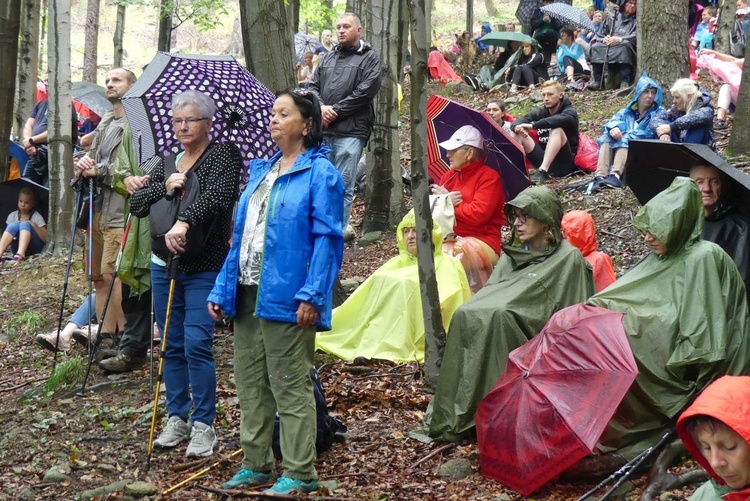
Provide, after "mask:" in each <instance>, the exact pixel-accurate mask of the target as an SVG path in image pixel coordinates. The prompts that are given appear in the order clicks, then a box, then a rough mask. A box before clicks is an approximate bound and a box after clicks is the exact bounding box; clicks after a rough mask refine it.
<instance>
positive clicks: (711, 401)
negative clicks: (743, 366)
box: [677, 376, 750, 501]
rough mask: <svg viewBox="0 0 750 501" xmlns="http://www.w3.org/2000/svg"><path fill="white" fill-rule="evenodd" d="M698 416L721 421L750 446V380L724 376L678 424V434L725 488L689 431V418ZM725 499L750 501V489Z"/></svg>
mask: <svg viewBox="0 0 750 501" xmlns="http://www.w3.org/2000/svg"><path fill="white" fill-rule="evenodd" d="M698 415H702V416H710V417H713V418H715V419H718V420H719V421H721V422H723V423H724V424H726V425H727V426H729V427H730V428H732V429H733V430H734V431H735V432H736V433H737V434H738V435H739V436H741V437H742V438H743V439H744V440H745V441H746V442H748V443H750V376H724V377H721V378H719V379H717V380H716V381H714V382H713V383H711V384H710V385H709V386H708V387H706V389H705V390H703V393H701V394H700V395H698V398H696V399H695V401H694V402H693V404H692V405H691V406H690V407H688V409H687V410H686V411H685V412H683V413H682V415H681V416H680V418H679V419H678V420H677V434H678V435H679V436H680V438H681V439H682V441H683V443H684V444H685V447H687V450H688V452H690V454H691V455H692V456H693V457H694V458H695V460H696V461H697V462H698V464H700V465H701V466H702V467H703V468H704V469H705V470H706V471H707V472H708V474H709V475H711V477H713V478H714V480H716V481H717V482H718V483H720V484H722V485H723V484H724V483H725V482H724V481H723V480H722V478H721V477H720V476H719V475H717V474H716V472H714V470H713V468H711V465H710V464H709V463H708V461H707V460H706V458H705V457H704V456H703V454H702V453H701V451H700V450H699V449H698V446H697V445H696V443H695V440H694V439H693V436H692V435H691V434H690V432H689V431H688V430H687V420H688V418H690V417H692V416H698ZM722 498H723V499H726V500H727V501H747V500H748V499H750V486H745V488H744V489H742V490H739V491H731V492H729V493H727V494H725V495H723V496H722Z"/></svg>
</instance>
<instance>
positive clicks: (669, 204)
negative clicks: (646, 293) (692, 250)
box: [633, 177, 703, 259]
mask: <svg viewBox="0 0 750 501" xmlns="http://www.w3.org/2000/svg"><path fill="white" fill-rule="evenodd" d="M633 226H635V227H636V228H638V229H639V230H641V231H649V232H650V233H651V234H652V235H654V236H655V237H656V238H658V239H659V240H661V241H662V242H663V243H664V244H665V245H666V246H667V252H665V253H664V255H663V256H659V257H660V258H662V259H666V258H669V257H671V256H674V255H676V254H678V253H679V252H680V251H681V250H682V249H683V248H685V247H688V246H690V245H692V244H693V243H695V242H697V241H698V240H699V239H700V235H701V231H703V203H702V202H701V191H700V189H699V188H698V185H697V184H695V182H694V181H693V180H692V179H690V178H687V177H676V178H675V179H674V181H672V184H671V185H670V186H669V188H667V189H666V190H664V191H662V192H661V193H659V194H658V195H656V196H655V197H654V198H652V199H651V201H649V202H648V203H647V204H646V205H644V206H643V207H642V208H641V210H640V211H638V214H637V215H636V216H635V218H633Z"/></svg>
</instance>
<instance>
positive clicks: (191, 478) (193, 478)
mask: <svg viewBox="0 0 750 501" xmlns="http://www.w3.org/2000/svg"><path fill="white" fill-rule="evenodd" d="M240 453H242V448H239V449H237V450H236V451H234V452H233V453H231V454H230V455H229V456H227V457H225V458H222V459H219V460H218V461H216V462H215V463H214V464H212V465H211V466H207V467H205V468H203V469H202V470H201V471H199V472H198V473H195V474H194V475H191V476H190V477H188V478H186V479H185V480H183V481H182V482H180V483H179V484H175V485H173V486H172V487H170V488H169V489H166V490H164V491H162V493H161V495H162V496H166V495H167V494H169V493H170V492H174V491H176V490H177V489H179V488H180V487H182V486H183V485H185V484H187V483H188V482H192V481H193V480H195V479H197V478H200V477H202V476H203V475H205V474H206V473H208V472H209V471H211V470H212V469H214V468H216V467H217V466H219V465H220V464H221V463H223V462H224V461H228V460H230V459H232V458H233V457H235V456H238V455H239V454H240Z"/></svg>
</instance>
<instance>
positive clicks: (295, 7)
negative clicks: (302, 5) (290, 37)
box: [286, 0, 299, 33]
mask: <svg viewBox="0 0 750 501" xmlns="http://www.w3.org/2000/svg"><path fill="white" fill-rule="evenodd" d="M286 13H287V15H288V16H289V26H290V27H291V28H292V33H297V32H298V31H299V0H289V5H287V6H286Z"/></svg>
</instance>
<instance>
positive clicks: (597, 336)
mask: <svg viewBox="0 0 750 501" xmlns="http://www.w3.org/2000/svg"><path fill="white" fill-rule="evenodd" d="M622 316H623V314H622V313H619V312H614V311H610V310H607V309H606V308H600V307H598V306H588V305H584V304H578V305H574V306H570V307H568V308H565V309H564V310H561V311H559V312H557V313H555V314H554V315H553V316H552V318H551V319H550V320H549V322H547V325H545V326H544V329H542V332H540V333H539V335H537V336H536V337H534V338H533V339H531V340H530V341H529V342H527V343H526V344H524V345H523V346H521V347H520V348H518V349H516V350H514V351H512V352H511V353H510V356H509V359H508V365H507V367H506V369H505V372H504V373H503V375H502V376H501V377H500V380H499V381H498V382H497V384H496V385H495V387H494V388H493V389H492V391H491V392H490V393H489V394H488V395H487V396H486V397H485V398H484V400H482V402H481V403H480V404H479V408H478V409H477V412H476V415H475V420H476V426H477V440H478V442H479V461H480V465H481V468H482V475H484V476H486V477H489V478H493V479H495V480H497V481H498V482H500V483H501V484H503V485H506V486H508V487H511V488H513V489H515V490H517V491H519V492H520V493H521V494H523V495H524V496H528V495H529V494H531V493H532V492H533V491H535V490H536V489H538V488H539V487H541V486H542V485H544V484H545V483H547V482H548V481H549V480H552V479H553V478H555V477H556V476H557V475H559V474H560V473H562V472H563V471H565V470H566V469H567V468H568V467H570V466H571V465H573V464H574V463H576V462H577V461H579V460H580V459H582V458H584V457H586V456H587V455H588V454H590V453H591V451H592V449H593V447H594V446H595V445H596V442H597V441H598V440H599V438H600V437H601V435H602V433H603V432H604V429H605V428H606V426H607V423H608V422H609V420H610V419H611V418H612V415H613V414H614V413H615V410H616V409H617V406H618V405H619V403H620V401H621V400H622V398H623V397H624V396H625V393H626V392H627V391H628V388H630V385H631V384H632V382H633V380H634V379H635V376H636V375H637V374H638V368H637V367H636V364H635V359H634V358H633V353H632V351H631V349H630V344H629V343H628V338H627V334H626V333H625V329H624V328H623V326H622Z"/></svg>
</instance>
